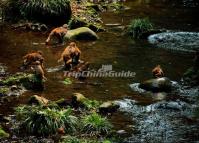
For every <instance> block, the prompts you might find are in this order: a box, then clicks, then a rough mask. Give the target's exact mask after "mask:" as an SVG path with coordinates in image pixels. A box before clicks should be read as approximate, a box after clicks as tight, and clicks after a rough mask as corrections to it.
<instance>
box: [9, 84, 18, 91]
mask: <svg viewBox="0 0 199 143" xmlns="http://www.w3.org/2000/svg"><path fill="white" fill-rule="evenodd" d="M17 89H18V87H17V86H16V85H12V86H11V88H10V90H11V91H15V90H17Z"/></svg>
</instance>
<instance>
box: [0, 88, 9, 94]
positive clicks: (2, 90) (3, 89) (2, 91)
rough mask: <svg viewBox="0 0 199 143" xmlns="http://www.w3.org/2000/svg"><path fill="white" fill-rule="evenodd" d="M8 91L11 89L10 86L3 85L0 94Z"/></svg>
mask: <svg viewBox="0 0 199 143" xmlns="http://www.w3.org/2000/svg"><path fill="white" fill-rule="evenodd" d="M8 91H9V88H8V87H1V88H0V95H1V94H3V95H4V94H6V93H7V92H8Z"/></svg>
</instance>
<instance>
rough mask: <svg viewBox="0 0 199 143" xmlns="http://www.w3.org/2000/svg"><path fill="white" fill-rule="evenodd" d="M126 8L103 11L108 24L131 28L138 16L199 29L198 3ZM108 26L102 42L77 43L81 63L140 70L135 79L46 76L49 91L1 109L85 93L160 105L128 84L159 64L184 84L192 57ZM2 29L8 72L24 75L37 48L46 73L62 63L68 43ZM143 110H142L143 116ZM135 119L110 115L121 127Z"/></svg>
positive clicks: (138, 0) (142, 1) (138, 3)
mask: <svg viewBox="0 0 199 143" xmlns="http://www.w3.org/2000/svg"><path fill="white" fill-rule="evenodd" d="M187 3H188V4H187ZM193 3H194V4H193ZM125 5H127V6H128V7H129V8H130V9H126V10H123V11H122V12H120V13H115V12H105V13H102V14H101V16H102V20H103V21H104V24H114V23H119V24H121V25H122V26H126V25H127V24H129V22H130V20H131V19H133V18H140V17H148V18H149V19H150V20H151V21H152V22H153V23H154V25H155V26H156V27H158V28H166V29H170V30H178V31H199V27H198V24H199V23H198V22H199V21H196V19H197V18H196V17H197V15H198V14H199V10H198V2H195V1H193V2H190V1H183V2H178V1H176V2H171V1H169V0H156V1H155V0H152V1H150V0H129V1H127V2H125ZM106 28H107V29H108V30H107V31H106V32H101V33H98V35H99V37H100V40H98V41H95V42H86V41H80V42H78V43H77V45H78V47H79V48H80V50H81V51H82V57H81V59H82V60H84V61H88V62H90V63H91V65H90V69H95V70H98V69H99V68H101V67H102V65H112V68H113V70H114V71H132V72H135V73H136V76H135V77H133V78H108V77H107V78H88V79H87V80H86V81H87V83H91V84H85V83H79V82H78V80H76V79H73V84H70V85H64V84H62V83H61V81H63V80H64V78H65V77H64V73H63V72H48V73H46V77H47V78H48V80H47V82H46V83H45V90H44V91H42V92H34V91H28V92H25V93H24V94H23V96H21V97H19V98H17V99H16V100H14V101H11V103H8V104H4V105H2V106H1V108H0V113H3V114H12V112H13V110H12V108H13V107H14V106H17V105H18V104H20V103H26V102H27V99H28V98H29V97H30V96H31V95H34V94H38V95H41V96H44V97H45V98H47V99H50V100H57V99H59V98H68V97H70V96H71V94H72V93H74V92H80V93H82V94H84V95H85V96H86V97H88V98H90V99H96V100H101V101H107V100H122V99H124V98H129V99H132V100H133V101H136V103H139V104H140V105H141V106H144V105H149V104H151V103H154V102H155V101H154V99H153V97H152V96H144V97H143V96H141V95H140V94H138V93H137V92H134V91H132V90H131V89H130V87H129V84H132V83H136V82H141V81H143V80H146V79H149V78H151V77H152V75H151V69H152V68H153V67H154V66H156V65H157V64H160V65H161V66H162V68H163V70H164V71H165V75H166V76H167V77H169V78H170V79H172V80H174V81H180V79H181V77H182V75H183V73H184V72H185V71H186V69H187V68H188V67H190V66H191V65H192V59H193V55H192V54H191V53H183V52H180V53H179V52H177V51H172V50H168V49H159V48H155V47H154V46H152V45H151V44H149V43H148V42H147V40H133V39H130V38H129V37H127V36H124V35H122V34H121V33H122V32H123V31H122V30H121V29H120V27H110V26H107V27H106ZM0 30H1V36H0V63H3V64H5V65H6V66H7V67H8V71H9V72H11V73H15V72H17V71H20V70H19V67H20V65H21V63H22V57H23V56H24V55H25V54H26V53H28V52H29V51H34V50H41V51H42V52H43V54H44V57H45V67H46V68H47V69H49V68H55V67H57V66H58V65H59V64H58V63H57V60H58V59H59V57H60V54H61V52H62V51H63V49H64V47H66V45H65V46H63V45H61V46H45V45H44V41H45V39H46V37H47V33H42V34H41V33H37V32H27V31H21V30H13V29H11V28H10V27H7V26H4V27H2V28H1V29H0ZM98 83H99V84H98ZM129 110H130V109H129ZM138 111H139V110H138ZM142 112H143V111H142ZM142 112H141V111H140V114H141V113H142ZM132 116H133V115H128V114H125V113H116V114H114V115H113V117H111V120H112V122H113V124H114V125H116V128H117V129H124V130H128V129H131V130H132V126H134V121H133V120H131V118H132ZM135 116H137V115H135ZM143 116H144V115H143ZM127 128H128V129H127ZM129 134H131V132H130V133H129Z"/></svg>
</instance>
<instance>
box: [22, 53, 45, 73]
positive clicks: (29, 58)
mask: <svg viewBox="0 0 199 143" xmlns="http://www.w3.org/2000/svg"><path fill="white" fill-rule="evenodd" d="M36 61H39V62H40V64H41V67H42V69H43V70H44V66H43V62H44V57H43V55H42V52H41V51H37V52H31V53H28V54H26V55H25V56H24V57H23V66H24V67H25V68H27V67H28V66H29V65H31V64H33V63H34V62H36Z"/></svg>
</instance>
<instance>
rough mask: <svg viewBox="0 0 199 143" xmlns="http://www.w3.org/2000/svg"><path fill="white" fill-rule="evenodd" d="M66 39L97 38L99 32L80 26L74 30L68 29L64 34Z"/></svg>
mask: <svg viewBox="0 0 199 143" xmlns="http://www.w3.org/2000/svg"><path fill="white" fill-rule="evenodd" d="M64 39H65V40H97V39H99V37H98V36H97V34H96V33H95V32H94V31H92V30H91V29H89V28H88V27H80V28H76V29H73V30H68V32H67V34H66V35H65V36H64Z"/></svg>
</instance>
